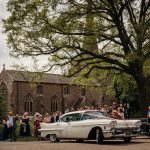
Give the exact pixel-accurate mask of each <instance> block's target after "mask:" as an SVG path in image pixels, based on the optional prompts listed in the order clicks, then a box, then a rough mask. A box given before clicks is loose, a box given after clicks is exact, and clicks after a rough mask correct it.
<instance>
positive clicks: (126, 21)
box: [4, 0, 150, 112]
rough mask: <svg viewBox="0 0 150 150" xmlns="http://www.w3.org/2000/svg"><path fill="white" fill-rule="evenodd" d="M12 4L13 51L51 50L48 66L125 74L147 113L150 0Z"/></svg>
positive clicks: (8, 26) (12, 0)
mask: <svg viewBox="0 0 150 150" xmlns="http://www.w3.org/2000/svg"><path fill="white" fill-rule="evenodd" d="M7 7H8V11H9V12H10V14H11V15H10V16H9V17H8V18H7V19H6V20H5V21H4V28H5V32H6V33H7V35H8V44H9V46H10V47H11V48H12V50H11V55H13V56H15V57H18V56H39V55H48V56H49V61H50V63H49V64H48V66H49V70H50V69H51V68H52V67H53V66H62V67H63V69H64V70H66V69H67V70H68V69H69V74H70V75H75V74H78V73H79V72H80V73H81V72H82V75H85V76H90V75H92V74H93V72H95V70H96V72H97V71H98V70H99V71H100V72H103V71H104V70H106V71H108V72H109V73H110V72H111V73H114V74H119V73H126V74H128V75H130V76H131V77H132V78H133V79H134V80H135V81H136V84H137V88H138V91H139V94H140V105H141V108H142V112H145V110H146V108H147V106H148V105H150V99H149V92H150V91H149V90H148V89H150V88H149V87H150V85H149V80H148V78H149V72H148V70H149V69H150V66H149V64H150V61H149V59H150V48H149V47H150V1H149V0H9V2H8V6H7ZM90 45H91V46H90ZM70 68H71V69H70ZM47 71H48V70H47Z"/></svg>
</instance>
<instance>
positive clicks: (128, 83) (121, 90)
mask: <svg viewBox="0 0 150 150" xmlns="http://www.w3.org/2000/svg"><path fill="white" fill-rule="evenodd" d="M114 89H115V93H116V94H115V98H116V100H117V101H118V103H119V102H120V101H122V102H129V103H130V108H131V112H132V114H135V113H139V110H140V105H139V94H138V91H137V87H136V83H135V81H134V80H133V79H132V78H131V77H130V76H127V75H124V76H122V77H118V78H115V83H114Z"/></svg>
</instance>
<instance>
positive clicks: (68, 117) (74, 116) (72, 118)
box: [59, 113, 82, 122]
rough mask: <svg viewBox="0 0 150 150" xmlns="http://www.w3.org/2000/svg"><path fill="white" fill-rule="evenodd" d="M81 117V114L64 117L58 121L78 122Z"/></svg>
mask: <svg viewBox="0 0 150 150" xmlns="http://www.w3.org/2000/svg"><path fill="white" fill-rule="evenodd" d="M81 115H82V114H81V113H75V114H69V115H65V116H63V117H61V118H60V119H59V122H72V121H79V120H80V119H81Z"/></svg>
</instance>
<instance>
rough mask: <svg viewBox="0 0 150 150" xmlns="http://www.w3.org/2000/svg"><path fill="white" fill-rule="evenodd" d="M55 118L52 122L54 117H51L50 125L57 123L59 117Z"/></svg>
mask: <svg viewBox="0 0 150 150" xmlns="http://www.w3.org/2000/svg"><path fill="white" fill-rule="evenodd" d="M55 117H56V119H55V120H54V116H52V117H51V123H55V122H57V121H58V119H59V116H55Z"/></svg>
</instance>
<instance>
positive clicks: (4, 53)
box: [0, 0, 60, 73]
mask: <svg viewBox="0 0 150 150" xmlns="http://www.w3.org/2000/svg"><path fill="white" fill-rule="evenodd" d="M7 2H8V0H0V72H1V70H2V69H3V65H4V64H5V69H7V70H8V69H9V70H10V69H16V68H14V67H13V66H14V65H22V64H23V65H24V66H26V67H27V69H28V70H29V71H34V70H33V67H32V66H33V60H32V59H29V58H28V59H27V58H24V59H23V58H22V59H20V60H17V59H15V58H12V57H11V56H9V52H10V49H9V48H8V45H7V41H6V39H7V37H6V34H4V33H2V32H3V30H4V29H3V23H2V19H6V18H7V17H8V16H9V12H8V11H7V7H6V5H7ZM38 59H39V65H40V66H42V65H44V64H46V63H47V59H45V58H43V57H40V58H38ZM52 73H60V70H53V71H52Z"/></svg>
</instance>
